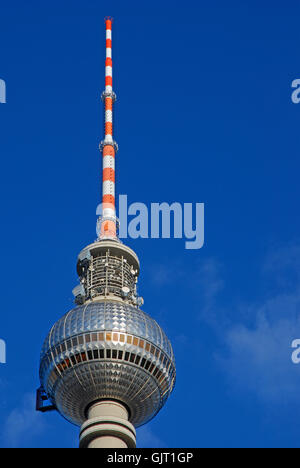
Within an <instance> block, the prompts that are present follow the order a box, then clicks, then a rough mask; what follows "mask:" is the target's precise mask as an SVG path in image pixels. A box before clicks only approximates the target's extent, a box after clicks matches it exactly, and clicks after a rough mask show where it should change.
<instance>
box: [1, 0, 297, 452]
mask: <svg viewBox="0 0 300 468" xmlns="http://www.w3.org/2000/svg"><path fill="white" fill-rule="evenodd" d="M107 15H111V16H113V17H114V19H115V21H114V31H113V58H114V88H115V91H116V93H117V95H118V101H117V103H116V106H115V137H116V140H117V142H118V144H119V147H120V151H119V153H118V155H117V171H118V186H117V190H118V193H121V194H127V195H128V200H129V202H130V203H131V202H134V201H139V202H143V203H146V204H150V203H151V202H164V201H165V202H168V203H171V202H174V201H177V202H180V203H184V202H191V203H196V202H203V203H205V210H206V211H205V223H206V224H205V246H204V247H203V248H202V249H201V250H198V251H195V250H194V251H192V250H186V249H185V248H184V241H183V240H178V239H176V240H174V239H170V240H167V239H161V240H159V239H158V240H151V239H138V240H136V241H133V240H129V241H128V244H129V245H130V246H131V247H133V248H134V249H135V250H136V252H137V253H138V255H139V257H140V260H141V265H142V272H141V277H140V288H139V291H140V293H141V294H142V295H143V297H144V298H145V305H144V310H145V311H146V312H148V313H149V314H151V315H152V316H153V317H154V318H155V319H156V320H157V321H158V322H159V323H160V324H161V325H162V326H163V327H164V329H165V331H166V333H167V334H168V336H169V338H170V339H171V340H172V343H173V346H174V351H175V355H176V361H177V384H176V388H175V390H174V393H173V395H172V396H171V398H170V400H169V401H168V403H167V405H166V407H165V408H164V409H163V410H162V411H161V413H160V414H159V415H158V416H157V417H156V419H154V420H153V421H152V422H151V423H150V424H148V425H147V426H145V427H143V428H141V429H139V430H138V445H139V446H146V447H200V446H201V447H266V446H267V447H277V446H280V447H297V446H299V432H300V426H299V417H300V404H299V398H298V390H299V388H300V366H299V367H298V366H296V365H294V364H292V362H291V342H292V340H294V339H296V338H300V314H299V307H300V236H299V232H300V221H299V214H298V204H299V195H300V188H299V182H298V179H299V170H300V163H299V150H300V142H299V122H300V104H299V105H296V104H293V103H292V101H291V93H292V89H291V83H292V81H293V80H294V79H297V78H300V68H299V41H300V29H299V15H300V5H299V2H296V1H287V2H285V3H283V2H279V1H272V2H270V1H266V0H265V1H264V2H261V1H260V2H258V1H255V0H254V1H253V0H252V1H242V2H241V1H228V2H222V1H221V0H217V1H212V2H199V1H191V0H186V1H185V2H182V3H181V4H179V3H178V2H170V1H168V0H167V1H164V2H161V1H157V0H153V1H152V2H149V3H148V2H147V3H145V2H138V1H131V0H129V1H127V2H124V1H120V0H118V1H112V2H110V3H109V2H108V3H107V2H101V1H94V0H87V1H85V2H83V1H78V0H73V1H70V0H62V1H57V0H53V1H52V2H51V3H50V4H46V3H45V2H38V1H37V0H31V1H28V2H21V1H15V0H12V1H11V2H1V28H0V51H1V53H0V79H3V80H5V82H6V84H7V103H6V104H0V155H1V184H0V194H1V198H0V199H1V217H2V229H1V234H0V235H1V245H2V252H1V260H2V262H1V263H2V269H1V286H2V298H1V300H2V304H1V305H2V307H1V322H0V338H2V339H4V340H5V341H6V343H7V364H6V365H0V395H1V398H0V427H1V429H0V446H3V447H7V446H12V447H76V446H77V444H78V429H77V428H76V427H73V426H71V425H70V424H68V423H67V422H66V421H64V420H63V419H62V418H61V417H60V416H59V415H58V414H56V413H53V414H47V415H41V414H37V413H35V411H34V402H33V400H34V392H35V389H36V388H37V386H38V385H39V381H38V364H39V352H40V348H41V345H42V342H43V339H44V337H45V336H46V334H47V332H48V330H49V328H50V327H51V325H52V324H53V322H54V321H56V320H57V319H58V318H60V317H61V316H62V315H63V314H64V313H65V312H66V311H67V310H68V309H70V308H71V307H72V293H71V291H72V289H73V287H74V286H75V285H76V281H77V279H76V272H75V264H76V257H77V254H78V252H79V251H80V250H81V248H83V247H84V246H85V245H86V244H88V243H90V242H91V241H93V240H94V239H95V236H96V234H95V223H96V216H95V211H96V206H97V204H98V203H99V201H100V192H101V187H100V179H101V175H100V168H101V165H100V155H99V152H98V149H97V147H98V143H99V141H100V140H101V139H102V136H103V135H102V130H103V117H102V104H101V101H100V99H99V96H100V93H101V92H102V90H103V87H104V52H105V51H104V23H103V18H104V16H107ZM187 427H188V430H187Z"/></svg>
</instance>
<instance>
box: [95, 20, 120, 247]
mask: <svg viewBox="0 0 300 468" xmlns="http://www.w3.org/2000/svg"><path fill="white" fill-rule="evenodd" d="M105 26H106V59H105V91H104V92H103V93H102V101H103V102H104V109H105V117H104V122H105V136H104V140H103V141H102V142H101V143H100V151H101V152H102V155H103V187H102V190H103V192H102V216H101V218H100V219H99V225H100V234H99V239H101V240H102V239H117V222H118V221H117V217H116V201H115V197H116V195H115V156H116V152H117V150H118V145H117V143H116V142H115V141H114V139H113V105H114V102H115V100H116V95H115V93H114V92H113V87H112V86H113V78H112V69H113V65H112V18H111V17H107V18H105Z"/></svg>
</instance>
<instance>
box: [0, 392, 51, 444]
mask: <svg viewBox="0 0 300 468" xmlns="http://www.w3.org/2000/svg"><path fill="white" fill-rule="evenodd" d="M46 427H47V426H46V423H45V419H44V418H43V417H42V414H41V413H38V412H36V411H35V395H34V394H33V393H28V394H26V395H24V397H23V399H22V401H21V403H20V406H19V407H16V408H14V409H13V410H12V411H11V412H10V414H9V415H8V417H7V418H6V420H5V422H4V425H3V427H2V436H1V439H2V440H1V442H2V444H1V445H2V446H3V447H7V448H22V447H28V446H29V445H30V444H31V443H32V441H34V440H36V439H37V437H38V436H39V435H41V434H42V433H43V432H44V431H45V430H46Z"/></svg>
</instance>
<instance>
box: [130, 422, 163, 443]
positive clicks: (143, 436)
mask: <svg viewBox="0 0 300 468" xmlns="http://www.w3.org/2000/svg"><path fill="white" fill-rule="evenodd" d="M137 442H138V446H139V447H143V448H165V447H166V444H165V442H164V441H163V440H161V439H160V438H159V437H157V435H155V434H154V433H153V432H152V430H151V429H150V427H149V426H148V425H147V426H142V427H141V428H139V429H137Z"/></svg>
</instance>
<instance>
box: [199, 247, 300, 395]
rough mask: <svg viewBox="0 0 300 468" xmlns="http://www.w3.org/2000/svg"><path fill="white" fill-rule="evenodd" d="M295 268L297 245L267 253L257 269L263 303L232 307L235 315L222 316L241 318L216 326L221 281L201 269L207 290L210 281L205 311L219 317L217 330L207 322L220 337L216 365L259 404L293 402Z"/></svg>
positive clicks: (299, 284) (298, 374)
mask: <svg viewBox="0 0 300 468" xmlns="http://www.w3.org/2000/svg"><path fill="white" fill-rule="evenodd" d="M299 267H300V246H298V245H293V246H289V247H284V248H281V249H277V250H276V251H274V252H272V253H270V254H268V255H267V258H266V261H265V263H264V264H263V265H262V268H261V271H262V274H263V275H262V280H263V281H265V280H267V279H268V281H269V282H268V287H267V289H266V291H265V297H264V299H262V300H261V301H260V303H255V302H254V300H253V303H247V304H244V305H243V306H240V304H235V308H236V309H238V310H239V312H240V313H239V314H236V313H235V311H232V310H231V311H227V314H226V315H227V317H236V316H237V315H240V317H242V318H241V320H240V322H239V323H236V322H235V321H234V319H232V320H231V321H230V320H227V321H226V322H225V320H224V319H222V318H221V323H220V317H223V318H224V310H222V311H221V313H219V312H220V311H219V310H218V307H217V306H216V304H217V296H218V294H219V293H220V291H221V290H222V288H223V287H224V282H223V280H222V278H221V276H220V271H219V269H218V267H217V264H216V263H212V264H211V265H208V267H206V269H207V271H208V272H209V273H210V278H209V275H208V276H207V275H206V278H208V279H207V281H206V282H207V285H206V286H207V287H208V286H209V281H210V280H211V287H210V288H209V289H208V293H207V296H206V310H207V311H209V312H210V313H211V312H212V310H214V314H218V316H219V321H218V325H217V322H215V321H213V320H211V318H210V319H209V321H210V324H211V325H212V326H213V327H215V329H216V332H217V333H218V335H219V336H220V334H219V331H220V327H221V328H222V335H221V336H222V345H223V348H222V354H221V353H216V356H215V357H216V360H217V362H218V363H219V365H220V366H221V368H222V369H223V371H224V372H225V373H226V375H227V377H228V381H229V382H230V383H231V385H234V386H236V387H238V388H239V389H241V388H243V389H244V390H245V391H251V392H254V393H255V394H256V395H257V396H258V397H259V398H261V399H262V400H263V401H264V402H272V403H275V402H278V403H289V402H290V403H291V402H296V401H298V393H299V388H300V367H299V368H298V367H297V366H295V365H294V364H292V362H291V352H292V350H291V342H292V340H294V339H295V338H300V268H299ZM270 278H271V280H270ZM207 317H208V315H206V316H202V318H204V319H206V318H207ZM243 317H244V319H243ZM246 317H251V320H247V319H246Z"/></svg>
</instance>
